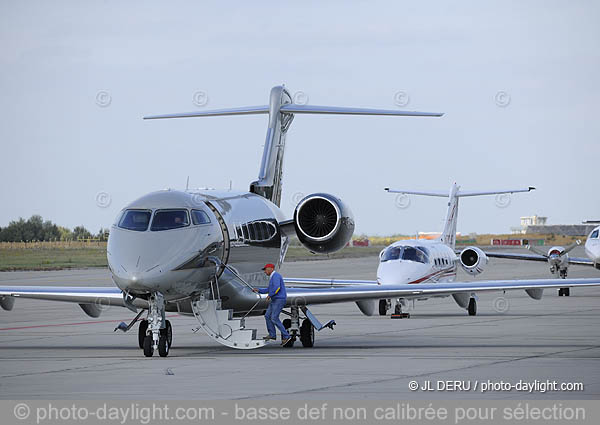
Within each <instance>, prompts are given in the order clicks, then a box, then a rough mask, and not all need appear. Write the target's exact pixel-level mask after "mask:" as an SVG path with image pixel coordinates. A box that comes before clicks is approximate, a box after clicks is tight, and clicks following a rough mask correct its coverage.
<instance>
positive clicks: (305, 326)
mask: <svg viewBox="0 0 600 425" xmlns="http://www.w3.org/2000/svg"><path fill="white" fill-rule="evenodd" d="M300 342H301V343H302V346H303V347H306V348H310V347H313V346H314V345H315V327H314V326H313V325H312V323H310V320H308V319H304V321H303V322H302V326H300Z"/></svg>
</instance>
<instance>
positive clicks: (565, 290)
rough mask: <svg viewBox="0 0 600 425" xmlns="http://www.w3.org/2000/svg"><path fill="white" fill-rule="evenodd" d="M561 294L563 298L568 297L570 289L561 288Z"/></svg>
mask: <svg viewBox="0 0 600 425" xmlns="http://www.w3.org/2000/svg"><path fill="white" fill-rule="evenodd" d="M563 294H564V296H565V297H568V296H570V295H571V288H563Z"/></svg>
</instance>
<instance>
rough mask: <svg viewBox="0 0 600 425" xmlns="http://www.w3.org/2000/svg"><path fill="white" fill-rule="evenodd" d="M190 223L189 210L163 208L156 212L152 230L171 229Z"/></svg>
mask: <svg viewBox="0 0 600 425" xmlns="http://www.w3.org/2000/svg"><path fill="white" fill-rule="evenodd" d="M189 225H190V219H189V217H188V212H187V210H162V211H160V210H159V211H156V212H155V213H154V218H153V219H152V226H151V227H150V230H152V231H155V232H156V231H160V230H171V229H178V228H180V227H186V226H189Z"/></svg>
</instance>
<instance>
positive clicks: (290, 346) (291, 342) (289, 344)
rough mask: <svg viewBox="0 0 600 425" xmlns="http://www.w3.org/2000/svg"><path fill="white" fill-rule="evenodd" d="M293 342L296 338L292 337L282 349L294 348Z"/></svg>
mask: <svg viewBox="0 0 600 425" xmlns="http://www.w3.org/2000/svg"><path fill="white" fill-rule="evenodd" d="M294 342H296V337H295V336H292V338H291V339H290V340H289V341H288V343H287V344H285V345H284V346H283V348H292V347H293V346H294Z"/></svg>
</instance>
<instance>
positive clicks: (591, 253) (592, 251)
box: [585, 226, 600, 265]
mask: <svg viewBox="0 0 600 425" xmlns="http://www.w3.org/2000/svg"><path fill="white" fill-rule="evenodd" d="M585 253H586V255H587V256H588V257H589V259H590V260H592V261H593V262H594V264H596V265H598V264H600V226H598V227H596V228H595V229H594V230H592V232H591V233H590V234H589V236H588V238H587V241H586V242H585Z"/></svg>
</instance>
